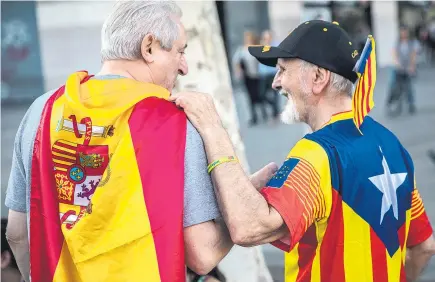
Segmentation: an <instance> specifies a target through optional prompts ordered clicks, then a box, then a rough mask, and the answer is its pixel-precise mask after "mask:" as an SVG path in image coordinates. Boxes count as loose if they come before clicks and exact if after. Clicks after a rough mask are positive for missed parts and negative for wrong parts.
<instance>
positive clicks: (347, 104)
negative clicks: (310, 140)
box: [308, 96, 352, 132]
mask: <svg viewBox="0 0 435 282" xmlns="http://www.w3.org/2000/svg"><path fill="white" fill-rule="evenodd" d="M351 110H352V99H351V98H350V97H347V96H340V97H336V98H335V99H333V100H332V99H331V100H326V101H323V103H319V104H318V105H317V110H315V111H312V112H313V113H314V114H313V116H312V117H311V118H309V121H308V125H309V126H310V127H311V129H312V130H313V132H314V131H317V130H319V129H321V128H322V127H323V126H324V125H325V124H326V123H328V122H329V121H330V120H331V117H332V116H333V115H335V114H337V113H341V112H347V111H351Z"/></svg>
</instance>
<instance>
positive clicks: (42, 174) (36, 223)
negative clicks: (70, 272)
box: [30, 87, 65, 282]
mask: <svg viewBox="0 0 435 282" xmlns="http://www.w3.org/2000/svg"><path fill="white" fill-rule="evenodd" d="M64 90H65V88H64V87H61V88H60V89H59V90H57V92H56V93H54V94H53V95H52V96H51V97H50V99H48V101H47V103H46V104H45V106H44V110H43V112H42V116H41V122H40V124H39V128H38V131H37V134H36V138H35V143H34V148H33V158H32V171H31V184H30V185H31V190H30V273H31V278H32V282H39V281H41V282H46V281H52V280H53V276H54V272H55V270H56V267H57V263H58V260H59V257H60V253H61V251H62V245H63V234H62V230H61V224H60V219H59V204H58V198H57V191H56V183H55V180H54V177H53V175H52V174H51V172H52V171H53V161H52V159H51V142H50V119H51V111H52V109H53V104H54V102H55V100H56V99H57V97H59V96H60V95H62V94H63V92H64Z"/></svg>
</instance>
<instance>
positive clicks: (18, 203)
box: [5, 109, 30, 212]
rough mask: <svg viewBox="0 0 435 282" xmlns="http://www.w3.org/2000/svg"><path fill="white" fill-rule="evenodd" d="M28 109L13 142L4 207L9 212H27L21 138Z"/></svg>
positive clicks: (26, 186)
mask: <svg viewBox="0 0 435 282" xmlns="http://www.w3.org/2000/svg"><path fill="white" fill-rule="evenodd" d="M29 113H30V109H29V110H28V111H27V113H26V114H25V116H24V118H23V120H22V121H21V124H20V126H19V127H18V131H17V134H16V136H15V141H14V149H13V155H12V165H11V173H10V175H9V181H8V187H7V190H6V199H5V205H6V207H8V208H9V209H11V210H14V211H17V212H27V205H26V190H27V189H28V183H27V178H26V171H25V169H24V165H25V164H24V159H23V155H22V146H21V144H22V138H23V133H24V128H25V125H26V123H27V120H28V117H29Z"/></svg>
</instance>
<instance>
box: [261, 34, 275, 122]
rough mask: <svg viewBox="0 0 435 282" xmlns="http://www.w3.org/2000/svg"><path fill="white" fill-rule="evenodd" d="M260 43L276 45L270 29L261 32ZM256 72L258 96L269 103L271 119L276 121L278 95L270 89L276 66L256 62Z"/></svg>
mask: <svg viewBox="0 0 435 282" xmlns="http://www.w3.org/2000/svg"><path fill="white" fill-rule="evenodd" d="M261 44H262V45H265V46H276V45H278V44H276V42H274V41H273V35H272V32H271V31H270V30H265V31H263V33H262V34H261ZM258 73H259V75H260V98H261V100H262V101H263V102H264V103H267V104H270V105H271V107H272V117H273V120H274V121H277V119H278V118H279V95H278V93H276V91H274V90H273V89H272V82H273V78H274V77H275V74H276V68H274V67H269V66H266V65H263V64H258ZM269 91H271V92H272V95H270V96H268V92H269Z"/></svg>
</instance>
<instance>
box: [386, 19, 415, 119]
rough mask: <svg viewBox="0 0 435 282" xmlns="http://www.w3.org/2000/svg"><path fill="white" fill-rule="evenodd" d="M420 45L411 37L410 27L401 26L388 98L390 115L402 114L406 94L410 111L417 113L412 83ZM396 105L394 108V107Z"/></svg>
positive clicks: (394, 52)
mask: <svg viewBox="0 0 435 282" xmlns="http://www.w3.org/2000/svg"><path fill="white" fill-rule="evenodd" d="M417 51H418V46H417V44H416V41H415V40H413V39H411V38H410V34H409V29H408V28H407V27H405V26H402V27H401V28H400V37H399V40H398V42H397V44H396V46H395V48H394V49H393V52H392V53H393V61H394V66H393V70H392V77H391V80H390V90H389V95H388V99H387V112H388V113H389V114H390V115H397V114H400V112H401V111H402V102H403V98H404V95H406V98H407V101H408V110H409V113H411V114H413V113H415V110H416V109H415V93H414V88H413V85H412V82H413V78H414V76H415V74H416V62H417ZM394 106H395V107H396V108H395V109H394V110H392V107H394Z"/></svg>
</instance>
